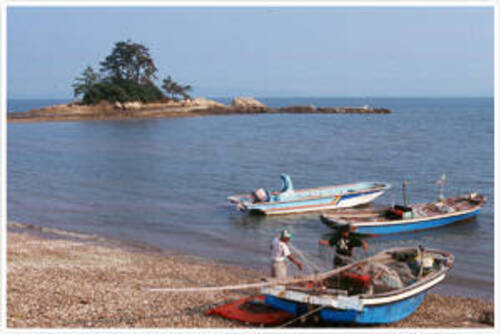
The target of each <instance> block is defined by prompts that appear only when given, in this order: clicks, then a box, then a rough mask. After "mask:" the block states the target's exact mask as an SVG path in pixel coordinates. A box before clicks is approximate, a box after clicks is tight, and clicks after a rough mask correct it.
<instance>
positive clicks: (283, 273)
mask: <svg viewBox="0 0 500 334" xmlns="http://www.w3.org/2000/svg"><path fill="white" fill-rule="evenodd" d="M291 238H292V234H291V233H290V232H288V231H287V230H283V231H281V233H280V235H279V237H276V238H274V239H273V242H272V244H271V276H272V277H275V278H278V279H280V280H281V279H286V277H287V263H286V259H288V260H290V261H291V262H293V263H294V264H295V265H296V266H297V267H298V268H299V269H300V270H302V263H301V262H300V261H298V260H297V259H295V258H294V257H293V256H292V253H291V252H290V249H289V248H288V245H287V243H288V242H289V241H290V239H291Z"/></svg>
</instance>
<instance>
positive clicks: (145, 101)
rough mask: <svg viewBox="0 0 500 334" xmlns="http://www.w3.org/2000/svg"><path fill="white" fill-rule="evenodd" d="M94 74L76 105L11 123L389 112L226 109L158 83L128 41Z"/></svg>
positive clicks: (168, 82)
mask: <svg viewBox="0 0 500 334" xmlns="http://www.w3.org/2000/svg"><path fill="white" fill-rule="evenodd" d="M99 65H100V67H99V70H98V71H95V70H94V69H93V68H92V67H91V66H87V67H86V68H85V70H84V71H83V72H82V73H81V75H80V76H78V77H76V78H75V80H74V82H73V85H72V87H73V90H74V96H75V100H76V102H71V103H69V104H59V105H53V106H50V107H45V108H41V109H33V110H30V111H26V112H9V113H8V114H7V119H8V121H10V122H37V121H80V120H116V119H133V118H167V117H183V116H184V117H186V116H202V115H229V114H249V113H253V114H257V113H342V114H353V113H356V114H388V113H390V112H391V111H390V110H388V109H375V108H371V107H369V106H365V107H328V108H324V107H315V106H287V107H282V108H271V107H268V106H266V105H264V104H263V103H261V102H260V101H257V100H256V99H255V98H252V97H237V98H234V99H233V101H232V103H231V105H225V104H222V103H219V102H216V101H213V100H209V99H206V98H202V97H197V98H193V97H191V96H190V94H189V92H190V91H191V90H192V86H191V85H184V84H180V83H178V82H176V81H174V80H173V79H172V77H171V76H170V75H169V76H167V77H166V78H165V79H163V81H162V84H161V87H159V86H158V85H157V82H158V69H157V68H156V65H155V64H154V62H153V59H152V58H151V55H150V53H149V49H148V48H147V47H145V46H144V45H142V44H139V43H134V42H132V41H130V40H128V41H120V42H117V43H115V45H114V47H113V49H112V51H111V53H110V54H109V55H108V56H107V57H106V58H105V59H104V60H103V61H102V62H100V63H99Z"/></svg>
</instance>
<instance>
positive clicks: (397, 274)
mask: <svg viewBox="0 0 500 334" xmlns="http://www.w3.org/2000/svg"><path fill="white" fill-rule="evenodd" d="M453 261H454V257H453V255H452V254H450V253H447V252H444V251H440V250H434V249H426V250H424V249H423V248H420V247H405V248H392V249H388V250H385V251H383V252H380V253H378V254H376V255H374V256H373V257H370V258H366V259H364V260H361V261H358V262H355V263H353V264H350V265H347V266H345V267H342V268H339V269H341V271H340V272H339V271H338V270H332V271H331V272H332V273H333V274H329V273H328V272H327V273H323V274H319V275H318V279H316V280H314V281H309V282H299V283H293V284H286V285H275V286H265V287H262V288H261V292H262V293H263V294H264V295H265V303H266V304H268V305H269V306H272V307H275V308H277V309H280V310H283V311H286V312H289V313H292V314H294V315H295V316H297V317H299V316H308V315H312V314H314V315H319V317H320V318H321V319H322V320H323V321H326V322H336V323H355V324H383V323H391V322H396V321H400V320H403V319H404V318H406V317H408V316H410V315H411V314H412V313H413V312H414V311H415V310H416V309H417V308H418V307H419V306H420V304H421V303H422V302H423V300H424V298H425V294H426V293H427V291H428V290H429V289H431V288H432V287H434V286H435V285H436V284H438V283H439V282H441V281H442V280H443V279H444V278H445V277H446V274H447V272H448V270H450V268H451V266H452V265H453Z"/></svg>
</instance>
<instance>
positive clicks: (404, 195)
mask: <svg viewBox="0 0 500 334" xmlns="http://www.w3.org/2000/svg"><path fill="white" fill-rule="evenodd" d="M407 187H408V181H406V180H404V181H403V204H404V206H405V207H407V206H408V194H407V193H406V188H407Z"/></svg>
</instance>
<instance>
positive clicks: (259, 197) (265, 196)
mask: <svg viewBox="0 0 500 334" xmlns="http://www.w3.org/2000/svg"><path fill="white" fill-rule="evenodd" d="M252 197H253V199H254V200H253V201H254V203H259V202H268V201H269V192H268V191H267V190H265V189H264V188H259V189H257V190H255V191H254V192H253V193H252Z"/></svg>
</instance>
